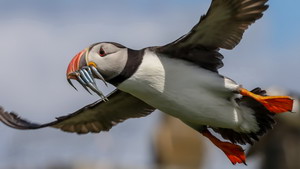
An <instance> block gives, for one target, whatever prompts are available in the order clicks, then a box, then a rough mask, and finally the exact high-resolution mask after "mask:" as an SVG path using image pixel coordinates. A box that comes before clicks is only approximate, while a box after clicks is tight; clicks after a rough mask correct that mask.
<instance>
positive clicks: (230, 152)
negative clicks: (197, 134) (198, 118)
mask: <svg viewBox="0 0 300 169" xmlns="http://www.w3.org/2000/svg"><path fill="white" fill-rule="evenodd" d="M201 134H202V135H203V136H205V137H207V138H208V139H209V140H210V141H211V142H212V143H213V144H214V145H215V146H217V147H218V148H219V149H221V150H222V151H223V152H224V153H225V155H226V156H227V157H228V159H229V160H230V161H231V163H232V164H236V163H244V164H245V165H247V164H246V156H245V153H244V150H243V148H242V147H241V146H238V145H236V144H233V143H230V142H223V141H221V140H219V139H218V138H216V137H215V136H213V135H212V134H211V133H210V132H209V131H208V130H207V129H204V130H202V131H201Z"/></svg>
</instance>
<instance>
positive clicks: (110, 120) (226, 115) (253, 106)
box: [0, 0, 293, 165]
mask: <svg viewBox="0 0 300 169" xmlns="http://www.w3.org/2000/svg"><path fill="white" fill-rule="evenodd" d="M267 1H268V0H212V2H211V5H210V7H209V9H208V11H207V13H206V14H205V15H203V16H201V18H200V21H199V22H198V23H197V24H196V25H195V26H194V27H193V28H192V29H191V30H190V31H189V32H188V33H187V34H185V35H183V36H181V37H180V38H178V39H177V40H175V41H173V42H171V43H169V44H166V45H163V46H151V47H146V48H143V49H140V50H134V49H130V48H127V47H125V46H123V45H121V44H119V43H115V42H100V43H94V44H92V45H90V46H89V47H87V48H85V49H83V50H82V51H80V52H79V53H78V54H77V55H75V57H73V59H72V60H71V62H70V64H69V66H68V68H67V73H66V76H67V80H68V82H69V83H70V84H71V85H72V86H73V87H74V88H75V86H74V85H73V83H72V81H73V80H75V81H78V82H79V83H80V84H81V85H82V86H83V88H84V89H86V90H87V91H88V92H90V93H92V92H94V93H96V94H97V95H99V97H100V98H101V99H99V100H98V101H96V102H94V103H91V104H89V105H87V106H84V107H83V108H81V109H79V110H77V111H76V112H74V113H71V114H69V115H66V116H62V117H57V118H56V120H54V121H52V122H49V123H45V124H39V123H33V122H30V121H28V120H25V119H24V118H22V117H20V116H19V115H17V114H16V113H14V112H8V111H5V110H4V108H2V107H1V108H0V120H1V122H3V123H4V124H6V125H7V126H9V127H12V128H16V129H22V130H26V129H40V128H44V127H53V128H58V129H61V130H62V131H66V132H74V133H78V134H86V133H99V132H101V131H108V130H110V129H111V128H112V127H113V126H115V125H116V124H118V123H120V122H123V121H125V120H126V119H129V118H138V117H144V116H147V115H149V114H151V112H153V111H154V110H156V109H158V110H160V111H162V112H164V113H167V114H169V115H171V116H174V117H176V118H178V119H180V120H181V121H182V122H183V123H185V124H186V125H188V126H189V127H191V128H193V129H195V130H196V131H198V132H199V133H201V134H202V135H203V136H204V137H206V138H208V139H209V140H210V141H211V142H212V143H213V144H214V145H215V146H216V147H217V148H219V149H220V150H221V151H223V152H224V154H225V155H226V156H227V157H228V159H229V160H230V161H231V163H232V164H237V163H244V164H245V165H246V156H245V152H244V150H243V148H242V147H241V145H244V144H253V143H254V142H255V141H258V140H259V137H260V136H262V135H263V134H265V133H266V132H267V130H269V129H271V128H272V126H273V125H274V123H275V121H274V120H273V117H274V115H276V114H280V113H283V112H291V111H292V109H293V99H292V98H291V97H290V96H268V95H266V91H265V90H262V89H261V88H259V87H258V88H255V89H253V90H251V91H250V90H247V89H245V88H243V86H242V85H240V84H238V83H236V82H235V81H234V80H232V79H230V78H228V77H226V76H223V75H221V74H219V71H218V70H219V69H220V68H221V67H222V66H223V62H222V59H223V55H222V54H221V53H220V52H219V50H220V49H227V50H231V49H233V48H234V47H235V46H236V45H238V44H239V42H240V41H241V39H242V36H243V34H244V32H245V30H246V29H247V28H248V27H249V26H250V25H251V24H252V23H254V22H255V21H256V20H258V19H260V18H261V17H262V16H263V12H264V11H265V10H267V9H268V5H267V4H266V3H267ZM96 80H97V81H98V80H100V82H102V81H103V83H104V84H105V85H107V83H109V84H112V85H113V86H115V88H116V89H115V90H114V91H113V92H111V93H110V94H108V95H107V96H105V95H104V94H103V93H102V91H101V90H100V89H99V88H98V87H97V84H96ZM75 89H76V88H75ZM217 133H219V135H220V136H221V137H222V138H223V139H221V138H219V137H218V136H216V134H217Z"/></svg>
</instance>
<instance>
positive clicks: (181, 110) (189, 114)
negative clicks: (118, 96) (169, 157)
mask: <svg viewBox="0 0 300 169" xmlns="http://www.w3.org/2000/svg"><path fill="white" fill-rule="evenodd" d="M145 53H146V55H145V57H144V59H143V62H142V64H141V65H140V66H139V68H138V70H137V71H136V73H135V74H134V75H133V76H132V77H130V78H129V79H127V80H126V81H124V82H123V83H121V84H120V85H119V86H118V88H119V89H120V90H122V91H125V92H127V93H130V94H132V95H133V96H135V97H137V98H139V99H141V100H143V101H144V102H146V103H148V104H150V105H152V106H153V107H155V108H157V109H159V110H161V111H163V112H166V113H168V114H171V115H173V116H176V117H179V118H181V119H182V120H188V121H191V120H195V121H197V122H201V121H205V120H207V118H208V119H213V118H215V116H216V115H217V114H216V113H217V111H219V110H215V109H220V108H221V107H223V109H224V106H225V107H228V104H229V102H228V101H226V100H225V99H224V98H222V97H216V95H224V97H227V96H225V95H227V94H228V93H229V92H228V90H227V89H226V88H225V87H224V86H225V85H224V79H223V78H222V77H220V76H219V75H217V74H216V73H213V72H210V71H208V70H205V69H201V68H199V67H198V66H195V65H192V64H190V63H189V62H185V61H182V60H178V59H172V58H168V57H163V56H162V57H158V56H157V55H156V54H155V53H153V52H151V51H148V50H146V51H145ZM229 107H232V106H229ZM231 111H232V110H231ZM206 112H210V113H209V114H206ZM211 112H212V113H211ZM214 112H215V113H214Z"/></svg>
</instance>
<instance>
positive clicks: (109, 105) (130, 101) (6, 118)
mask: <svg viewBox="0 0 300 169" xmlns="http://www.w3.org/2000/svg"><path fill="white" fill-rule="evenodd" d="M108 99H109V101H107V102H104V101H102V100H99V101H96V102H95V103H92V104H90V105H87V106H85V107H83V108H81V109H79V110H77V111H76V112H74V113H72V114H70V115H67V116H62V117H58V118H56V120H55V121H53V122H50V123H46V124H37V123H32V122H29V121H27V120H25V119H22V118H21V117H19V116H18V115H17V114H15V113H13V112H10V113H9V112H6V111H4V109H3V108H1V107H0V121H2V122H3V123H4V124H6V125H7V126H10V127H12V128H16V129H23V130H26V129H38V128H44V127H54V128H58V129H61V130H63V131H66V132H76V133H78V134H86V133H89V132H92V133H99V132H100V131H108V130H110V129H111V128H112V127H113V126H114V125H116V124H118V123H120V122H123V121H124V120H126V119H128V118H138V117H143V116H147V115H148V114H150V113H151V112H153V111H154V110H155V108H153V107H152V106H150V105H148V104H146V103H145V102H143V101H141V100H139V99H137V98H136V97H134V96H132V95H130V94H128V93H125V92H122V91H120V90H116V91H114V92H112V94H110V95H109V96H108Z"/></svg>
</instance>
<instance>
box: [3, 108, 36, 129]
mask: <svg viewBox="0 0 300 169" xmlns="http://www.w3.org/2000/svg"><path fill="white" fill-rule="evenodd" d="M0 121H1V122H2V123H3V124H5V125H7V126H9V127H11V128H15V129H20V130H27V129H38V128H41V125H39V124H36V123H31V122H29V121H27V120H25V119H22V118H21V117H20V116H19V115H18V114H16V113H14V112H7V111H5V110H4V108H3V107H2V106H0Z"/></svg>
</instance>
